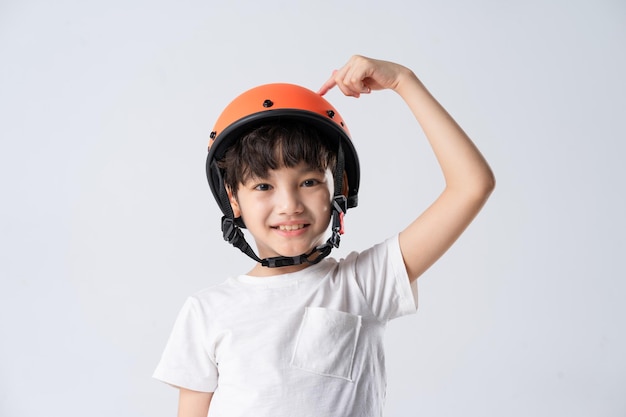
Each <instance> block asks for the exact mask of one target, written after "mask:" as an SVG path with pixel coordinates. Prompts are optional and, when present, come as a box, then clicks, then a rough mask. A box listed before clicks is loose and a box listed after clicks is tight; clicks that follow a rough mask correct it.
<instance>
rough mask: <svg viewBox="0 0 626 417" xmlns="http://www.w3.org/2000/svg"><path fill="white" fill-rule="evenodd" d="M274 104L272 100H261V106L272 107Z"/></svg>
mask: <svg viewBox="0 0 626 417" xmlns="http://www.w3.org/2000/svg"><path fill="white" fill-rule="evenodd" d="M273 105H274V103H273V102H272V100H265V101H264V102H263V107H272V106H273Z"/></svg>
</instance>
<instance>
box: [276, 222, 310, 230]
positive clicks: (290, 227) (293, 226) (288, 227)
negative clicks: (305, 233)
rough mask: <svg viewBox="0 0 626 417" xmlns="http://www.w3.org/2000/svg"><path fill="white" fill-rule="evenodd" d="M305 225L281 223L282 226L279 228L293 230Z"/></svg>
mask: <svg viewBox="0 0 626 417" xmlns="http://www.w3.org/2000/svg"><path fill="white" fill-rule="evenodd" d="M303 227H304V225H303V224H290V225H287V224H284V225H283V224H281V225H280V226H278V229H280V230H285V231H292V230H298V229H302V228H303Z"/></svg>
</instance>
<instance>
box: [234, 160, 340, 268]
mask: <svg viewBox="0 0 626 417" xmlns="http://www.w3.org/2000/svg"><path fill="white" fill-rule="evenodd" d="M332 195H333V177H332V173H331V171H330V169H327V170H325V171H320V170H315V169H311V168H309V167H308V166H307V165H305V164H303V163H301V164H300V165H297V166H295V167H293V168H287V167H282V168H278V169H276V170H270V171H268V174H267V177H265V178H251V179H249V180H248V181H246V183H245V184H240V186H239V188H238V191H237V197H236V198H235V197H232V196H231V199H230V200H231V205H232V207H233V212H234V214H235V217H238V216H240V215H241V217H242V218H243V221H244V222H245V224H246V227H247V229H248V230H249V231H250V233H251V234H252V236H253V237H254V239H255V242H256V246H257V250H258V253H259V256H260V257H261V258H268V257H274V256H299V255H302V254H303V253H307V252H309V251H310V250H311V249H313V248H314V247H315V246H318V245H320V244H321V243H322V241H323V238H324V235H325V232H326V229H327V228H328V224H329V222H330V214H331V213H330V201H331V196H332Z"/></svg>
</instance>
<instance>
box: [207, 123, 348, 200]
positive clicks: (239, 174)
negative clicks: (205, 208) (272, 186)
mask: <svg viewBox="0 0 626 417" xmlns="http://www.w3.org/2000/svg"><path fill="white" fill-rule="evenodd" d="M335 161H336V151H334V150H333V147H332V145H331V143H330V141H329V140H328V139H327V138H326V137H325V136H324V135H322V133H321V132H320V131H319V130H317V129H316V128H314V127H312V126H309V125H306V124H303V123H296V122H277V123H274V124H270V125H263V126H260V127H257V128H255V129H253V130H252V131H250V132H248V133H247V134H245V135H244V136H243V137H242V138H241V139H240V140H239V141H237V142H236V143H235V144H234V145H233V146H231V147H230V148H229V149H228V150H227V151H226V154H225V156H224V158H223V159H222V160H221V161H220V163H219V166H220V168H222V169H223V170H224V180H225V183H226V185H227V186H228V187H230V189H231V190H233V191H234V192H236V190H237V188H238V186H239V184H244V183H245V182H246V181H248V180H249V179H251V178H265V177H267V175H268V172H269V171H270V170H275V169H279V168H283V167H286V168H293V167H295V166H297V165H300V164H301V163H304V164H305V165H307V167H308V168H310V169H313V170H319V171H325V170H326V169H327V168H331V169H333V168H334V166H335Z"/></svg>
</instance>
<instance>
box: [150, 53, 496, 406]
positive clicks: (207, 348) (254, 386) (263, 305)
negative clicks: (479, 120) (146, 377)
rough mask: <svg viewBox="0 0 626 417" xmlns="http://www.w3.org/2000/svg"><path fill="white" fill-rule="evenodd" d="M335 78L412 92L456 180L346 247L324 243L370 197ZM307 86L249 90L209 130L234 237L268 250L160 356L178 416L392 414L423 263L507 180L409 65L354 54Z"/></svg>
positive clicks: (199, 303)
mask: <svg viewBox="0 0 626 417" xmlns="http://www.w3.org/2000/svg"><path fill="white" fill-rule="evenodd" d="M334 87H338V88H339V89H340V90H341V91H342V92H343V93H344V94H345V95H347V96H352V97H356V98H358V97H359V96H360V95H361V94H369V93H370V92H372V91H373V90H381V89H391V90H393V91H395V92H396V93H398V94H399V95H400V97H401V98H402V99H403V100H404V101H405V102H406V104H407V105H408V106H409V108H410V110H411V111H412V113H413V114H414V116H415V118H416V119H417V121H418V122H419V124H420V125H421V127H422V129H423V130H424V132H425V134H426V137H427V138H428V141H429V143H430V145H431V146H432V148H433V151H434V153H435V155H436V157H437V160H438V162H439V164H440V166H441V169H442V171H443V174H444V178H445V181H446V186H445V189H444V190H443V192H442V193H441V195H440V196H439V197H438V198H437V200H436V201H435V202H434V203H433V204H432V205H431V206H430V207H429V208H428V209H427V210H426V211H425V212H423V213H422V214H421V215H420V216H419V217H417V219H416V220H414V221H413V222H412V223H411V224H410V225H409V226H408V227H407V228H406V229H404V230H403V231H401V232H400V233H399V234H398V235H396V236H395V237H393V238H390V239H388V240H387V241H385V242H383V243H381V244H378V245H376V246H374V247H372V248H370V249H367V250H365V251H363V252H361V253H358V254H357V253H352V254H350V255H349V256H348V257H347V258H346V259H344V260H341V261H335V260H334V259H331V258H326V256H327V255H328V254H329V252H330V250H331V248H332V247H333V246H338V244H339V235H340V234H341V232H342V230H341V229H342V222H343V214H344V213H345V211H346V210H347V209H348V208H349V207H354V206H356V204H357V193H358V186H359V168H358V159H357V157H356V152H355V151H354V148H353V147H352V144H351V142H350V137H349V134H348V133H347V130H346V129H345V124H344V123H343V120H341V117H340V116H339V115H338V113H337V112H336V110H335V109H334V108H332V106H330V105H329V104H328V103H327V102H326V101H325V100H323V99H322V98H321V96H323V95H324V94H325V93H326V92H327V91H329V90H330V89H331V88H334ZM282 89H285V91H282ZM272 93H276V95H272ZM309 93H310V94H307V93H306V92H303V91H301V90H300V89H299V87H296V86H288V85H273V86H272V85H270V86H264V87H262V88H260V90H258V89H257V90H254V89H253V90H250V92H248V93H244V94H243V95H242V96H240V98H238V99H235V101H233V103H231V105H229V107H227V108H226V109H225V110H224V113H223V114H222V116H221V117H220V120H218V123H217V124H216V129H215V132H214V133H212V135H211V136H212V142H211V144H210V150H209V158H208V160H207V173H208V175H209V183H210V185H211V189H212V191H213V194H214V196H215V198H216V200H217V201H218V204H219V205H220V207H221V209H222V211H223V212H224V214H225V216H224V218H223V222H222V228H223V232H224V237H225V238H226V239H227V240H228V241H229V242H230V243H232V244H233V245H235V246H236V247H238V248H239V249H241V250H242V251H243V252H245V253H246V254H247V255H248V256H250V257H251V258H253V259H255V260H256V261H257V263H256V265H255V266H254V267H253V268H252V270H251V271H250V272H248V274H246V275H242V276H239V277H236V278H231V279H229V280H228V281H226V282H225V283H224V284H221V285H218V286H215V287H212V288H209V289H207V290H204V291H202V292H200V293H198V294H196V296H194V297H190V298H189V299H188V300H187V302H186V304H185V306H184V307H183V309H182V310H181V313H180V314H179V317H178V319H177V321H176V325H175V326H174V330H173V332H172V335H171V336H170V340H169V342H168V345H167V347H166V349H165V352H164V354H163V357H162V359H161V362H160V363H159V366H158V367H157V369H156V371H155V377H156V378H158V379H160V380H162V381H165V382H167V383H170V384H172V385H174V386H177V387H179V389H180V398H179V412H178V413H179V414H178V415H179V416H180V417H199V416H202V417H205V416H206V415H207V413H208V412H209V409H210V412H211V416H229V417H230V416H255V417H257V416H272V417H277V416H290V417H293V416H297V417H303V416H316V417H321V416H341V417H346V416H359V417H363V416H381V415H382V408H383V402H384V395H385V370H384V355H383V348H382V335H383V332H384V328H385V324H386V322H387V321H388V320H390V319H393V318H395V317H399V316H401V315H404V314H409V313H412V312H413V311H414V310H415V308H416V298H415V297H416V279H417V278H418V277H419V276H420V275H421V274H422V273H423V272H424V271H425V270H426V269H427V268H428V267H429V266H430V265H432V264H433V263H434V262H435V261H436V260H437V259H438V258H439V257H440V256H441V255H442V254H443V253H444V252H445V251H446V250H447V249H448V248H449V247H450V245H452V243H453V242H454V241H455V240H456V239H457V238H458V237H459V235H460V234H461V233H462V232H463V230H464V229H465V228H466V227H467V225H468V224H469V223H470V222H471V220H472V219H473V218H474V216H475V215H476V214H477V213H478V211H479V210H480V209H481V207H482V206H483V204H484V203H485V201H486V200H487V198H488V196H489V194H490V193H491V191H492V190H493V187H494V177H493V174H492V172H491V170H490V168H489V166H488V165H487V163H486V162H485V160H484V159H483V157H482V156H481V154H480V152H479V151H478V150H477V149H476V147H475V146H474V145H473V143H472V142H471V141H470V139H469V138H468V137H467V136H466V134H465V133H464V132H463V131H462V130H461V128H460V127H459V126H458V125H457V124H456V123H455V122H454V120H453V119H452V118H451V117H450V116H449V115H448V113H447V112H446V111H445V110H444V109H443V108H442V107H441V106H440V105H439V103H438V102H437V101H436V100H435V99H434V98H433V97H432V96H431V95H430V94H429V93H428V91H427V90H426V89H425V87H424V86H423V85H422V83H421V82H420V81H419V79H418V78H417V77H416V76H415V75H414V74H413V72H412V71H410V70H409V69H407V68H405V67H403V66H401V65H398V64H395V63H391V62H386V61H379V60H374V59H369V58H365V57H362V56H354V57H352V58H351V59H350V60H349V61H348V62H347V64H346V65H345V66H343V67H342V68H341V69H339V70H338V71H335V72H334V73H333V75H332V76H331V77H330V79H329V80H328V81H327V82H326V83H324V85H323V86H322V87H321V89H320V90H319V92H318V94H319V96H316V95H315V94H313V93H312V92H309ZM259 100H260V101H259ZM285 101H286V102H289V105H285V104H284V102H285ZM260 103H262V106H263V107H258V106H261V104H260ZM324 106H325V107H324ZM257 107H258V108H257ZM272 112H274V113H272ZM222 135H223V136H222ZM213 139H214V141H213ZM329 224H330V225H331V231H332V235H331V237H330V238H329V239H328V240H327V241H326V242H324V236H325V233H326V230H327V229H328V226H329ZM240 227H247V228H248V230H249V231H250V234H251V235H252V236H253V238H254V241H255V244H256V248H257V252H258V255H257V253H255V252H254V251H253V250H252V249H251V248H250V247H249V246H248V244H247V243H246V241H245V239H244V237H243V234H242V233H241V231H240Z"/></svg>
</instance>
